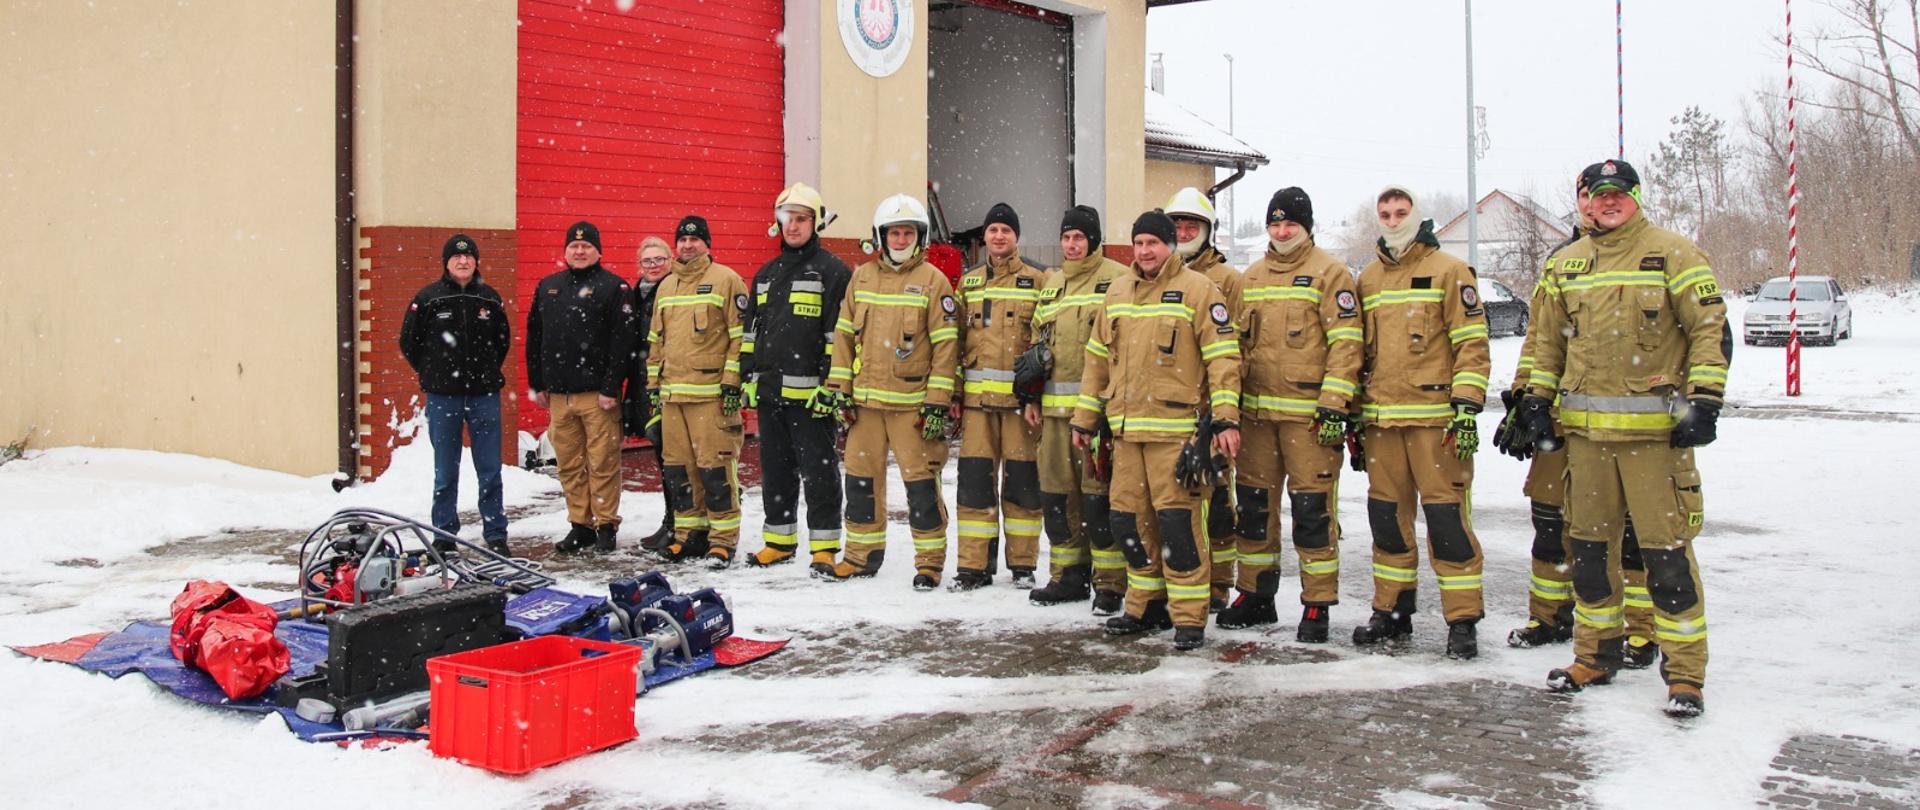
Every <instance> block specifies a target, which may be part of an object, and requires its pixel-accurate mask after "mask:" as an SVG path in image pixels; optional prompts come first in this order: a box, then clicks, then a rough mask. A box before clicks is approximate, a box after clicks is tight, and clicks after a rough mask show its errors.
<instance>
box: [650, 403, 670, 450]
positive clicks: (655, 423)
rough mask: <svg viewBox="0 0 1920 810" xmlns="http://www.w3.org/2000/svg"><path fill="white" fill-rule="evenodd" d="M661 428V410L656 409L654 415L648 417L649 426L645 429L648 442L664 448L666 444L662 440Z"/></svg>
mask: <svg viewBox="0 0 1920 810" xmlns="http://www.w3.org/2000/svg"><path fill="white" fill-rule="evenodd" d="M660 428H661V424H660V412H659V411H654V412H653V415H652V416H649V417H647V427H646V431H645V432H646V435H647V443H649V444H651V445H653V446H654V447H659V448H663V449H664V448H665V447H666V445H664V444H662V443H661V440H662V438H663V437H662V436H661V433H660Z"/></svg>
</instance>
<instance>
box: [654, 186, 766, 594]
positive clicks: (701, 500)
mask: <svg viewBox="0 0 1920 810" xmlns="http://www.w3.org/2000/svg"><path fill="white" fill-rule="evenodd" d="M711 240H712V235H711V232H710V231H709V230H708V229H707V221H706V220H705V219H702V218H700V217H697V216H691V215H689V216H687V217H686V218H685V219H682V220H681V221H680V224H679V226H677V227H676V228H674V248H675V255H674V261H673V265H672V272H670V273H669V274H668V275H667V277H666V278H664V279H661V281H660V288H659V291H658V293H656V295H655V297H654V302H653V318H652V321H651V331H650V332H649V333H648V335H647V343H648V345H649V346H651V347H652V351H651V352H650V353H649V354H648V356H647V384H648V388H649V391H648V395H649V398H651V399H652V400H653V401H655V402H657V403H659V404H660V405H661V406H662V407H661V408H658V409H657V410H658V412H659V413H660V414H661V419H662V424H661V426H660V434H661V437H662V439H663V440H664V441H665V444H666V446H665V447H664V448H662V455H663V458H664V459H665V460H666V468H665V469H664V470H663V477H664V478H665V479H666V480H665V481H663V482H662V485H663V486H665V487H666V489H667V502H668V504H669V505H671V506H672V507H673V527H674V540H673V542H672V543H669V544H668V545H667V547H666V548H665V549H664V550H663V551H662V552H661V554H662V555H663V556H665V557H666V558H667V559H669V560H684V559H691V558H694V557H699V556H702V555H704V556H705V557H706V559H707V564H708V565H709V566H711V567H714V568H725V567H726V566H727V564H728V563H730V562H732V560H733V553H734V549H735V548H736V547H737V546H738V544H739V540H740V492H739V484H738V481H739V477H738V469H737V468H738V465H739V454H740V442H741V436H742V429H741V419H740V396H741V392H740V342H741V338H742V336H743V335H744V334H745V332H746V330H745V327H744V326H743V325H742V322H741V316H742V315H743V314H744V313H745V312H746V310H747V285H746V282H744V281H742V280H741V278H740V274H739V273H736V272H734V271H733V268H730V267H727V266H726V265H723V264H720V263H718V262H715V261H713V257H712V256H710V255H708V250H709V249H710V245H711Z"/></svg>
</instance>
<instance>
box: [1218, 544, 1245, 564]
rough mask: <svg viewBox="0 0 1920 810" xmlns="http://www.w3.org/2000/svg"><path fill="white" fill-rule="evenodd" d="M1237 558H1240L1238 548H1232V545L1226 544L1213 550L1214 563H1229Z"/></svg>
mask: <svg viewBox="0 0 1920 810" xmlns="http://www.w3.org/2000/svg"><path fill="white" fill-rule="evenodd" d="M1238 559H1240V550H1239V549H1236V548H1234V547H1233V546H1227V547H1225V548H1216V549H1214V550H1213V564H1214V565H1219V564H1221V563H1230V562H1233V561H1235V560H1238Z"/></svg>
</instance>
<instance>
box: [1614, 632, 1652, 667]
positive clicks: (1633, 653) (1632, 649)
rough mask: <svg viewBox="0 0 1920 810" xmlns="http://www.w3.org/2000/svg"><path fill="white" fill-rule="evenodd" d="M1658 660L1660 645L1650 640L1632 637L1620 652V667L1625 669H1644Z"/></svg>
mask: <svg viewBox="0 0 1920 810" xmlns="http://www.w3.org/2000/svg"><path fill="white" fill-rule="evenodd" d="M1659 660H1660V645H1659V644H1657V643H1655V642H1654V641H1653V640H1652V639H1648V638H1642V637H1640V636H1633V637H1631V638H1628V639H1627V646H1626V648H1625V649H1623V650H1622V651H1621V654H1620V665H1621V666H1623V667H1626V668H1627V669H1646V668H1647V667H1650V666H1653V665H1654V663H1655V662H1657V661H1659Z"/></svg>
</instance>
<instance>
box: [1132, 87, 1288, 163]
mask: <svg viewBox="0 0 1920 810" xmlns="http://www.w3.org/2000/svg"><path fill="white" fill-rule="evenodd" d="M1147 157H1148V158H1151V159H1154V160H1172V161H1178V162H1181V163H1198V164H1201V165H1203V166H1219V167H1222V168H1229V169H1231V168H1235V167H1238V166H1248V167H1252V166H1265V165H1267V156H1266V155H1265V154H1263V153H1261V151H1260V150H1258V149H1255V148H1253V147H1251V146H1248V145H1247V142H1246V141H1243V140H1240V139H1239V138H1236V137H1234V136H1232V135H1228V134H1227V133H1226V132H1224V131H1222V130H1221V129H1220V128H1219V127H1216V126H1214V125H1213V124H1210V123H1208V122H1207V120H1206V119H1205V118H1201V117H1200V116H1198V115H1194V114H1193V113H1192V112H1189V111H1188V110H1187V109H1186V108H1185V107H1182V106H1180V105H1178V104H1175V103H1173V101H1171V100H1170V99H1168V98H1167V97H1166V96H1163V95H1161V94H1159V93H1156V92H1154V91H1153V90H1152V89H1148V90H1147Z"/></svg>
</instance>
